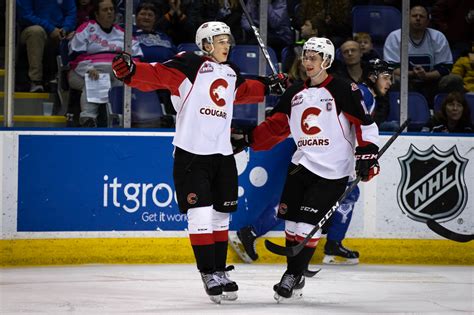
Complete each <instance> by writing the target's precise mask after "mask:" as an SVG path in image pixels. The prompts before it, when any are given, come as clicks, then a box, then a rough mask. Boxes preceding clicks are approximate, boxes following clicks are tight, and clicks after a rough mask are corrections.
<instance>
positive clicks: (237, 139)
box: [230, 128, 251, 154]
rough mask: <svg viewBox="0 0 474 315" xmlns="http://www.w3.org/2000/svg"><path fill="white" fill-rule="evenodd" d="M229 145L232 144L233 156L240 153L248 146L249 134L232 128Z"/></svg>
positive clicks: (249, 141)
mask: <svg viewBox="0 0 474 315" xmlns="http://www.w3.org/2000/svg"><path fill="white" fill-rule="evenodd" d="M230 143H231V144H232V151H233V152H234V154H237V153H240V152H242V151H243V150H245V148H247V147H249V146H250V143H251V140H250V132H247V131H244V130H241V129H236V128H232V130H231V134H230Z"/></svg>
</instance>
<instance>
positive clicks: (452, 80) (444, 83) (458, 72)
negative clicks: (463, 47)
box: [439, 41, 474, 92]
mask: <svg viewBox="0 0 474 315" xmlns="http://www.w3.org/2000/svg"><path fill="white" fill-rule="evenodd" d="M439 88H440V92H451V91H459V92H474V41H473V42H472V44H471V51H470V52H467V53H465V54H463V55H462V56H461V57H459V58H458V60H456V62H455V63H454V65H453V69H452V70H451V73H450V74H449V75H446V76H444V77H443V78H442V79H441V80H440V82H439Z"/></svg>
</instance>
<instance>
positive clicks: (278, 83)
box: [261, 73, 288, 96]
mask: <svg viewBox="0 0 474 315" xmlns="http://www.w3.org/2000/svg"><path fill="white" fill-rule="evenodd" d="M261 81H262V82H263V84H265V85H266V86H267V87H268V92H267V93H268V94H269V95H277V96H280V95H282V94H283V93H284V92H285V87H286V85H287V82H288V75H287V74H286V73H277V74H272V75H269V76H267V77H261Z"/></svg>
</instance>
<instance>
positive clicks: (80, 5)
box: [76, 0, 93, 26]
mask: <svg viewBox="0 0 474 315" xmlns="http://www.w3.org/2000/svg"><path fill="white" fill-rule="evenodd" d="M76 7H77V22H76V25H77V26H80V25H81V24H82V23H85V22H88V21H89V19H90V14H91V12H92V9H93V8H92V3H91V0H76Z"/></svg>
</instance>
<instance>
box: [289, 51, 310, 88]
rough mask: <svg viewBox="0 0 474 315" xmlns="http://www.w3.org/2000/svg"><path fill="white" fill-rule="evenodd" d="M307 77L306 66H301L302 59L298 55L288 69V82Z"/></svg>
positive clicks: (298, 81) (303, 79) (291, 82)
mask: <svg viewBox="0 0 474 315" xmlns="http://www.w3.org/2000/svg"><path fill="white" fill-rule="evenodd" d="M307 78H308V76H307V75H306V68H305V67H304V66H303V62H302V59H301V58H300V57H297V58H295V59H294V60H293V64H292V65H291V67H290V70H289V71H288V83H289V84H295V83H301V82H304V81H305V80H306V79H307Z"/></svg>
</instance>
